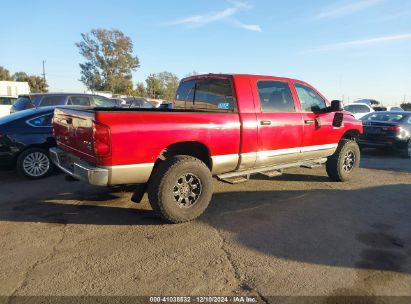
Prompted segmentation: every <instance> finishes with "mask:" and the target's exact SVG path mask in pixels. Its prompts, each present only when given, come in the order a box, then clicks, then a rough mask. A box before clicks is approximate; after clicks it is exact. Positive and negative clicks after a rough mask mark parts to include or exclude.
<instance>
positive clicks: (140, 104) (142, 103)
mask: <svg viewBox="0 0 411 304" xmlns="http://www.w3.org/2000/svg"><path fill="white" fill-rule="evenodd" d="M124 99H125V101H126V104H125V105H124V107H128V108H145V109H152V108H155V106H154V105H153V104H152V103H151V102H149V101H148V100H147V99H145V98H142V97H127V98H124Z"/></svg>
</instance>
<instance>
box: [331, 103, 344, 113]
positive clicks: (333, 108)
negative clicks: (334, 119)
mask: <svg viewBox="0 0 411 304" xmlns="http://www.w3.org/2000/svg"><path fill="white" fill-rule="evenodd" d="M342 110H343V107H342V102H341V101H340V100H333V101H331V112H340V111H342Z"/></svg>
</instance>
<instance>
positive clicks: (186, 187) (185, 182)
mask: <svg viewBox="0 0 411 304" xmlns="http://www.w3.org/2000/svg"><path fill="white" fill-rule="evenodd" d="M147 192H148V199H149V202H150V205H151V207H152V208H153V210H154V211H156V212H157V213H159V215H160V216H161V217H162V218H163V219H165V220H166V221H168V222H170V223H183V222H188V221H191V220H194V219H195V218H197V217H199V216H200V215H201V214H202V213H203V212H204V211H205V209H206V208H207V207H208V205H209V203H210V201H211V197H212V194H213V179H212V176H211V172H210V169H209V168H208V167H207V166H206V165H205V164H204V163H203V162H202V161H200V160H199V159H197V158H194V157H191V156H185V155H177V156H174V157H171V158H169V159H167V160H165V161H163V162H162V163H160V164H159V165H158V167H157V168H156V169H155V170H154V172H153V175H152V178H151V180H150V182H149V185H148V191H147ZM189 192H190V193H189Z"/></svg>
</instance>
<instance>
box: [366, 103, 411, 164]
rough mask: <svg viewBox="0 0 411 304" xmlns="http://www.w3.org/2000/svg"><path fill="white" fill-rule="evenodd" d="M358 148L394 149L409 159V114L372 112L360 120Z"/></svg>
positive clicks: (410, 144) (410, 150)
mask: <svg viewBox="0 0 411 304" xmlns="http://www.w3.org/2000/svg"><path fill="white" fill-rule="evenodd" d="M361 121H362V122H363V126H364V133H363V134H362V135H361V136H360V141H359V143H360V147H361V148H365V147H373V148H387V147H388V148H394V149H397V150H400V151H401V152H402V154H403V156H404V157H407V158H410V157H411V112H406V111H398V112H391V111H386V112H374V113H370V114H368V115H366V116H364V117H363V118H361Z"/></svg>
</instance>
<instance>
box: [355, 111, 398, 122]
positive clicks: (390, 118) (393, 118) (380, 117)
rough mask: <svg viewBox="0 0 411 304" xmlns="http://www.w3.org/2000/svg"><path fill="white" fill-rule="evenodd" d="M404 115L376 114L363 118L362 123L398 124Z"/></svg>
mask: <svg viewBox="0 0 411 304" xmlns="http://www.w3.org/2000/svg"><path fill="white" fill-rule="evenodd" d="M404 116H405V115H404V114H399V113H387V112H377V113H372V114H369V115H366V116H364V117H363V118H361V120H362V121H384V122H399V121H401V120H402V119H403V118H404Z"/></svg>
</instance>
